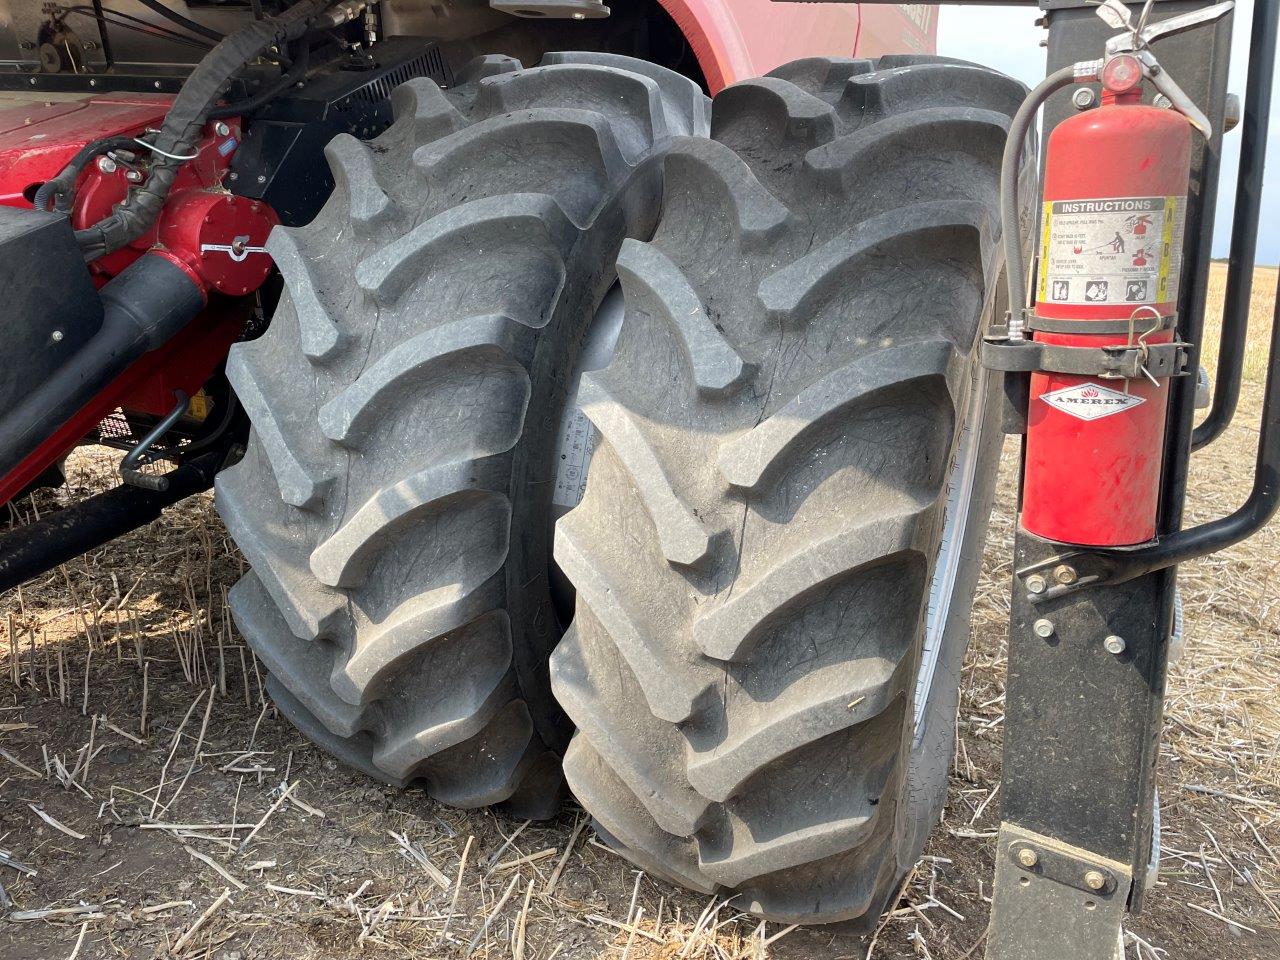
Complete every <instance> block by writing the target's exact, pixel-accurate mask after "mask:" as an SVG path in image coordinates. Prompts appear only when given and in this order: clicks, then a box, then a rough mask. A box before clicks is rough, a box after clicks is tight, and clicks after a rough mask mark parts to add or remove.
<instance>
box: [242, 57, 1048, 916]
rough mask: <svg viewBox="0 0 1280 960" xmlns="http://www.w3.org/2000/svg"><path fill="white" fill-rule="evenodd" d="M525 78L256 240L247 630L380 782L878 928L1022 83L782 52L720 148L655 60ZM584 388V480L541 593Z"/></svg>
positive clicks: (440, 97)
mask: <svg viewBox="0 0 1280 960" xmlns="http://www.w3.org/2000/svg"><path fill="white" fill-rule="evenodd" d="M549 60H550V62H547V63H545V64H544V65H543V66H541V67H537V68H533V69H529V70H524V69H521V68H520V67H519V65H518V64H517V63H515V62H514V61H511V60H509V59H507V58H498V57H490V58H484V59H482V60H480V61H477V62H475V63H474V64H472V65H471V67H469V68H468V70H467V71H466V73H465V74H464V76H463V79H462V82H460V83H459V85H458V86H457V87H456V88H454V89H453V90H449V91H441V90H439V89H438V88H437V87H435V86H434V84H431V83H430V82H429V81H415V82H413V83H411V84H409V85H406V86H405V87H402V88H400V89H399V90H398V91H397V93H396V95H395V106H396V121H395V124H394V125H393V126H392V127H391V128H390V129H389V130H388V131H387V132H386V133H385V134H383V135H382V136H381V137H380V138H378V139H377V140H375V141H373V142H372V143H370V144H361V143H360V142H358V141H355V140H352V139H349V138H347V139H344V138H339V140H336V141H335V142H334V143H333V144H332V145H331V146H330V148H329V151H328V154H329V158H330V162H331V165H332V166H333V167H334V173H335V181H336V183H337V185H338V186H337V188H336V189H335V193H334V196H333V198H332V199H331V200H330V202H329V204H328V205H327V206H326V208H325V210H324V211H323V212H322V213H321V215H320V216H319V217H318V218H317V220H316V221H315V222H314V223H312V224H311V225H309V226H307V227H304V228H300V229H296V230H288V231H285V230H279V231H277V232H276V234H275V235H273V238H272V241H271V248H272V252H273V254H274V255H275V257H276V260H277V263H278V264H279V265H280V267H281V270H282V272H283V274H284V277H285V281H286V294H285V297H284V299H283V300H282V302H281V305H280V308H279V309H278V310H277V313H276V316H275V319H274V320H273V322H272V324H271V326H270V328H269V329H268V331H267V333H266V334H265V335H264V336H263V337H262V338H261V339H259V340H257V341H253V342H251V343H246V344H243V345H240V346H238V347H237V348H236V349H235V351H234V352H233V356H232V358H231V360H230V363H229V375H230V377H231V379H232V382H233V384H234V385H235V387H236V389H237V391H238V394H239V396H240V397H241V399H242V401H243V402H244V404H245V407H246V409H247V410H248V412H249V414H250V416H251V418H252V420H253V422H254V428H255V432H254V436H253V439H252V440H251V443H250V449H249V452H248V453H247V455H246V457H245V458H244V460H243V461H241V462H240V463H239V464H237V465H236V466H234V467H232V468H230V469H229V470H228V471H226V472H224V474H222V476H221V477H220V478H219V481H218V489H217V498H218V504H219V507H220V509H221V511H222V513H223V515H224V517H225V519H226V521H227V524H228V527H229V529H230V530H231V532H232V534H233V536H234V537H235V539H236V540H237V542H238V543H239V544H240V546H241V549H242V550H243V551H244V553H245V555H246V557H247V558H248V560H249V562H250V564H251V565H252V567H253V570H252V572H250V573H249V574H247V575H246V576H245V578H244V579H243V580H242V581H241V582H240V583H239V584H237V585H236V587H235V588H234V589H233V591H232V597H231V599H232V608H233V612H234V614H235V617H236V619H237V623H238V625H239V626H240V629H241V631H242V632H243V633H244V634H245V636H246V637H247V639H248V640H249V642H250V644H251V645H252V646H253V648H254V649H255V651H257V653H258V655H259V656H260V657H261V659H262V660H263V661H264V663H265V664H266V665H267V668H268V670H269V671H270V673H271V676H272V679H271V688H272V693H273V695H274V696H275V697H276V702H277V704H278V706H279V707H280V709H281V711H282V712H283V713H285V714H286V715H287V716H288V717H289V718H290V719H291V720H293V722H294V723H295V724H297V725H298V726H299V728H300V729H302V730H303V732H304V733H306V734H307V735H308V736H310V737H311V738H313V739H314V740H316V742H317V743H319V744H320V745H321V746H323V747H324V748H326V749H328V750H330V751H331V752H333V753H334V754H335V755H337V756H339V757H340V758H342V759H343V760H345V761H347V762H348V763H351V764H352V765H353V766H356V767H358V768H360V769H362V770H365V771H366V772H368V773H370V774H371V775H374V776H378V777H380V778H382V779H385V780H389V781H391V782H394V783H401V784H403V783H408V782H411V781H412V782H421V783H422V784H423V785H424V786H425V788H426V789H427V791H428V792H429V793H431V795H432V796H435V797H436V798H438V799H440V800H442V801H444V802H448V803H452V804H456V805H459V806H464V807H469V806H478V805H481V804H490V803H500V804H503V805H505V807H506V808H507V809H509V810H510V812H512V813H513V814H515V815H517V816H547V815H550V814H551V813H553V812H554V810H555V809H556V807H557V805H558V803H559V800H560V795H561V770H562V769H563V772H564V774H565V775H567V779H568V784H569V787H570V788H571V789H572V791H573V793H574V795H575V796H576V797H577V798H578V800H579V801H580V802H581V803H582V804H583V806H584V807H586V808H587V810H588V812H589V813H590V814H591V815H592V817H593V818H594V819H595V822H596V823H597V825H598V828H599V831H600V833H601V835H602V837H603V838H604V840H605V841H606V842H608V843H610V844H611V845H613V846H615V847H616V848H617V849H618V850H619V851H620V852H622V853H623V854H625V855H626V856H628V857H629V858H631V859H632V860H633V861H635V862H636V863H637V864H639V865H640V866H642V867H643V868H645V869H646V870H649V871H651V872H653V873H655V874H658V875H661V876H664V877H667V878H669V879H672V880H675V881H677V882H680V883H683V884H684V885H686V886H690V887H693V888H695V889H698V890H702V891H706V892H721V893H728V892H730V891H733V892H737V893H738V894H739V895H740V896H741V897H742V899H741V900H739V901H738V902H739V904H740V905H741V906H743V907H749V908H750V909H751V910H752V911H754V912H758V913H760V914H762V915H764V916H766V917H769V918H773V919H779V920H787V921H790V922H796V921H799V922H808V923H830V922H837V921H850V920H852V921H859V920H861V921H864V922H866V921H867V920H868V918H874V917H875V916H877V915H878V914H879V912H880V910H881V908H882V907H883V905H884V903H885V901H886V899H887V898H888V896H889V894H890V893H891V891H892V889H893V886H894V884H895V883H896V882H897V881H898V880H899V879H900V877H901V875H902V873H903V872H904V871H905V870H906V869H908V868H909V867H910V865H911V863H912V862H913V861H914V859H915V857H916V856H917V855H918V852H919V849H920V847H921V846H922V844H923V842H924V838H925V835H926V834H927V832H928V829H929V827H930V826H931V825H932V824H933V823H934V822H936V818H937V815H938V812H939V810H940V808H941V803H942V800H943V798H944V796H945V785H946V769H947V764H948V758H949V755H950V750H951V744H952V725H953V722H954V710H955V697H956V687H957V684H956V676H957V672H958V667H959V658H960V656H962V654H963V649H964V643H965V639H966V636H967V629H968V616H967V613H968V611H967V606H968V604H967V600H968V597H969V596H970V595H971V594H972V590H973V586H974V579H975V577H976V572H977V567H978V559H979V557H980V554H981V543H982V537H983V532H984V528H985V521H986V514H987V511H988V510H989V506H990V494H991V485H992V482H993V476H994V466H995V457H996V453H997V451H998V440H999V438H998V434H997V432H996V430H995V429H994V426H993V424H992V423H991V421H990V417H989V416H988V414H987V411H988V410H989V409H992V406H991V405H989V404H987V403H986V402H985V400H986V398H987V397H988V396H989V393H990V386H989V384H987V382H986V380H985V379H984V378H983V377H982V376H981V375H980V373H979V372H978V367H977V364H976V343H977V341H978V339H979V337H980V333H981V331H982V329H983V327H984V325H985V324H986V323H987V322H988V321H989V319H990V316H991V314H992V312H993V310H994V309H996V304H995V302H994V291H995V290H996V289H997V283H996V280H997V277H998V274H999V272H1000V268H1001V262H1000V244H999V225H998V216H997V200H996V196H997V182H996V181H997V176H998V169H999V163H1000V155H1001V151H1002V149H1003V145H1004V139H1005V132H1006V131H1007V128H1008V124H1009V117H1010V116H1011V115H1012V113H1013V111H1014V110H1015V109H1016V107H1017V105H1018V103H1019V101H1020V100H1021V97H1022V94H1023V90H1022V88H1021V86H1020V85H1018V84H1016V83H1014V82H1013V81H1010V80H1008V79H1007V78H1004V77H1002V76H1000V75H998V74H995V73H992V72H991V71H987V70H984V69H982V68H978V67H973V66H971V65H966V64H959V63H954V62H946V61H941V60H938V59H937V58H915V57H890V58H883V59H882V60H881V61H880V62H879V63H872V62H870V61H860V60H830V59H822V60H808V61H800V62H798V63H795V64H791V65H788V66H786V67H783V68H780V69H779V70H778V71H775V72H774V74H772V75H770V76H769V77H765V78H762V79H760V80H754V81H747V82H745V83H741V84H738V85H736V86H734V87H731V88H729V89H727V90H725V91H724V92H722V93H721V94H720V95H719V96H718V97H717V98H716V101H715V105H714V112H713V113H712V112H711V111H709V109H708V106H709V104H708V101H706V99H705V98H704V97H702V95H701V94H700V93H699V92H698V91H697V89H696V88H695V87H694V86H693V84H692V83H691V82H690V81H688V80H686V79H684V78H682V77H679V76H677V75H675V74H672V73H669V72H667V71H664V70H661V69H660V68H656V67H654V66H652V65H649V64H645V63H641V62H638V61H633V60H627V59H625V58H620V57H612V56H607V55H599V54H559V55H553V56H552V58H549ZM619 280H620V282H621V287H622V293H623V295H624V297H625V305H626V313H625V318H624V321H623V324H622V328H621V333H620V335H619V336H618V340H617V344H616V348H615V350H614V353H613V357H612V360H611V362H610V363H609V365H608V366H607V367H606V368H604V369H602V370H598V371H595V372H592V373H588V374H585V375H583V376H582V377H581V379H580V382H579V378H578V376H577V373H576V368H577V366H578V358H579V353H580V352H581V350H582V349H583V344H584V342H585V341H586V340H587V338H588V332H589V331H588V328H589V325H590V319H591V316H592V314H593V313H594V312H595V310H596V308H597V307H598V306H599V304H600V303H601V302H602V300H604V298H605V296H606V294H607V292H608V291H609V288H610V287H611V286H612V285H613V284H614V283H615V281H619ZM575 393H576V402H577V404H578V406H579V407H580V409H581V410H582V412H583V413H584V414H585V415H586V417H587V418H588V419H589V420H590V421H591V423H592V425H593V427H594V431H595V434H596V437H597V444H598V448H597V449H596V451H595V455H594V459H593V460H592V462H591V469H590V474H589V478H588V481H587V484H586V492H585V496H584V497H583V499H582V502H581V503H580V504H579V505H577V506H576V508H575V509H573V510H572V511H570V512H569V513H568V515H566V516H564V517H563V518H562V519H561V520H560V521H559V523H558V524H556V525H555V528H554V530H555V532H554V561H553V559H552V554H553V549H552V543H551V540H552V529H553V526H552V522H551V517H552V511H553V509H554V505H553V503H552V489H553V488H554V487H555V480H556V474H557V464H558V462H559V459H558V458H559V457H560V456H561V455H562V453H561V452H560V451H557V450H556V435H557V430H558V428H559V425H560V423H561V420H562V419H563V416H564V413H565V406H566V404H567V403H568V402H569V398H570V397H572V396H575ZM553 562H554V564H555V565H556V567H557V568H558V571H559V573H562V574H563V575H564V576H565V577H567V579H568V581H569V582H570V583H571V584H572V587H573V589H574V591H575V593H576V599H575V600H573V613H572V621H571V623H567V624H562V623H561V619H563V617H562V616H560V615H558V612H557V606H556V604H555V602H554V601H553V590H552V583H553V581H554V580H555V579H556V576H555V575H554V570H553ZM564 612H565V611H564V605H563V604H562V605H561V607H560V613H561V614H563V613H564ZM562 632H563V634H564V636H563V639H560V636H561V633H562ZM557 641H558V642H559V645H558V646H556V644H557ZM553 647H554V648H555V650H554V654H553V653H552V649H553ZM548 657H549V658H550V665H549V669H548ZM921 677H924V679H923V680H922V679H921ZM560 708H563V714H562V713H561V709H560ZM565 714H567V717H568V719H569V720H570V721H572V725H570V724H568V723H566V722H565V717H564V715H565ZM574 728H576V730H577V733H576V734H574V735H573V738H572V741H571V742H570V743H569V744H568V748H567V752H566V753H565V754H564V760H563V767H562V764H561V760H560V756H559V755H560V753H561V752H562V751H563V750H564V748H565V742H566V740H567V739H568V735H569V733H570V731H571V730H572V729H574Z"/></svg>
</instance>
